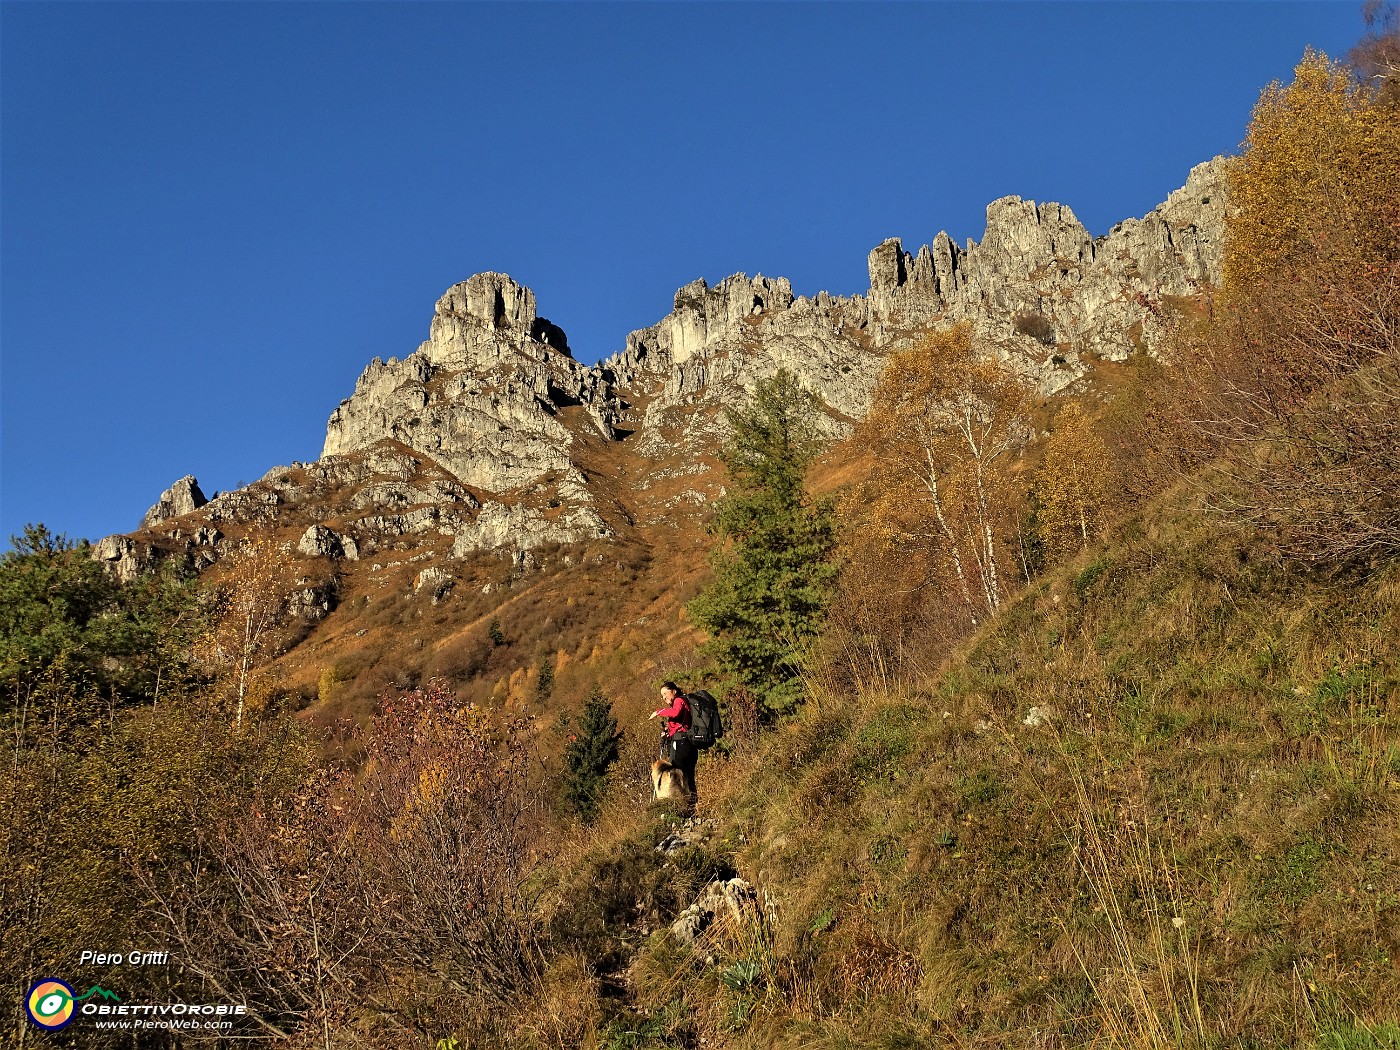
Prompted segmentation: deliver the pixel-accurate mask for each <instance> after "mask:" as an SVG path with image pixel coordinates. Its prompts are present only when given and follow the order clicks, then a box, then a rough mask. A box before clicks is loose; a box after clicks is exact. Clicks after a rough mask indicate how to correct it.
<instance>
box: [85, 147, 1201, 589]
mask: <svg viewBox="0 0 1400 1050" xmlns="http://www.w3.org/2000/svg"><path fill="white" fill-rule="evenodd" d="M1224 166H1225V162H1224V159H1223V158H1219V157H1217V158H1215V159H1213V160H1210V161H1206V162H1204V163H1202V164H1199V165H1197V166H1196V167H1194V168H1193V169H1192V170H1191V172H1190V173H1189V175H1188V177H1187V179H1186V181H1185V183H1184V185H1183V186H1182V187H1181V188H1180V189H1178V190H1176V191H1174V192H1173V193H1172V194H1170V195H1169V196H1168V198H1167V200H1166V201H1164V202H1163V203H1162V204H1161V205H1159V206H1158V207H1157V208H1156V209H1154V210H1153V211H1152V212H1150V213H1149V214H1148V215H1147V216H1144V217H1143V218H1140V219H1127V220H1124V221H1123V222H1121V223H1119V224H1117V225H1116V226H1114V227H1113V229H1112V230H1110V231H1109V233H1107V234H1105V235H1102V236H1100V237H1091V236H1090V235H1089V233H1088V231H1087V230H1086V229H1085V228H1084V227H1083V225H1082V224H1081V223H1079V221H1078V219H1077V218H1076V217H1075V216H1074V213H1073V211H1072V210H1071V209H1070V208H1069V207H1067V206H1064V205H1060V204H1055V203H1036V202H1034V201H1026V200H1022V199H1021V198H1019V197H1014V196H1010V197H1002V198H1000V199H998V200H996V201H993V202H992V203H991V204H989V205H988V207H987V227H986V230H985V232H984V235H983V237H982V240H981V241H980V242H975V241H972V240H971V239H969V240H968V241H967V242H966V244H965V245H964V246H962V247H959V246H957V245H956V244H954V243H953V242H952V240H951V238H949V237H948V235H947V234H946V233H940V234H938V235H937V236H936V237H934V238H933V239H932V241H931V242H930V243H929V244H927V245H923V246H921V247H920V248H919V249H918V251H917V252H916V253H910V252H908V251H906V250H905V249H904V247H903V244H902V242H901V241H900V240H899V239H898V238H890V239H887V240H885V241H883V242H881V243H880V244H878V245H877V246H876V247H875V248H873V249H872V250H871V252H870V253H869V256H868V259H867V266H868V270H869V275H870V288H869V290H868V291H867V292H866V293H865V294H864V295H855V296H832V295H830V294H828V293H826V292H819V293H817V294H816V295H814V296H797V295H794V294H793V291H792V287H791V283H790V281H789V280H788V279H787V278H784V277H766V276H763V275H755V276H754V277H752V278H750V277H748V276H747V275H746V274H743V273H738V274H734V275H731V276H729V277H727V278H725V279H723V280H721V281H720V282H719V283H718V284H716V285H714V286H711V285H709V284H708V283H707V282H706V281H705V280H703V279H700V280H696V281H692V282H691V283H689V284H686V285H684V286H682V287H681V288H680V289H678V290H677V292H676V293H675V296H674V298H673V302H672V309H671V310H670V311H669V312H668V313H667V314H665V315H664V316H663V317H662V318H661V319H660V320H658V321H657V322H655V323H654V324H652V325H649V326H647V327H644V328H641V329H637V330H634V331H633V332H631V333H630V334H629V335H628V336H627V337H626V340H625V344H624V346H623V348H622V349H621V350H619V351H617V352H615V353H613V354H612V355H610V356H608V357H606V358H604V359H603V360H602V361H600V362H598V363H597V364H596V365H592V366H587V365H584V364H582V363H581V362H579V361H577V360H576V359H575V358H574V357H573V356H572V352H571V350H570V348H569V346H568V338H567V334H566V333H565V330H564V329H563V328H562V327H560V326H559V325H557V324H555V323H554V322H552V321H550V320H549V319H547V318H545V317H542V316H541V315H540V314H539V310H538V304H537V302H536V298H535V294H534V292H533V291H532V290H531V289H529V288H527V287H525V286H523V285H521V284H518V283H517V282H516V281H514V280H513V279H512V278H510V277H509V276H508V275H505V274H501V273H495V272H484V273H479V274H475V275H473V276H472V277H470V278H468V279H467V280H466V281H462V282H459V283H458V284H456V285H453V286H452V287H451V288H449V289H448V290H447V291H446V292H445V293H444V294H443V295H442V296H440V297H439V299H438V300H437V302H436V304H435V306H434V310H433V315H432V318H431V320H430V324H429V332H428V338H427V339H426V340H424V341H423V342H422V343H421V344H420V345H419V346H418V348H417V349H416V350H414V351H413V352H411V353H409V354H407V355H405V356H404V357H402V358H396V357H392V356H391V357H389V358H387V359H381V358H378V357H376V358H374V359H373V360H371V361H370V362H369V364H368V365H367V366H366V367H365V369H364V370H363V371H362V372H361V374H360V375H359V377H358V378H357V379H356V381H355V385H354V388H353V391H352V393H351V395H350V396H349V397H348V398H346V399H345V400H343V401H342V402H341V403H340V405H339V406H337V407H336V408H335V409H334V410H333V411H332V413H331V414H330V417H329V419H328V421H327V430H326V440H325V444H324V446H323V450H322V454H321V457H320V459H318V460H317V461H315V462H314V463H309V464H307V463H294V464H292V465H291V466H288V467H277V468H274V469H273V470H271V471H269V472H268V473H267V474H266V475H264V477H263V478H262V479H260V481H259V482H255V483H254V484H252V485H249V486H246V487H244V488H242V489H239V490H236V491H234V492H228V493H222V494H219V495H217V496H215V498H214V499H212V500H209V501H208V502H207V503H203V502H200V500H202V498H203V497H202V494H200V497H199V499H198V500H192V499H189V498H185V497H186V494H187V493H189V492H198V485H197V482H195V480H194V478H193V477H192V476H187V477H186V478H183V479H181V481H180V482H179V483H177V485H176V486H175V488H174V489H172V490H170V491H167V492H166V493H164V494H162V499H161V500H160V501H159V502H158V503H157V504H156V505H155V506H154V507H152V509H151V511H150V512H149V513H148V514H147V516H146V518H145V520H144V522H143V525H142V528H141V529H140V530H139V531H138V532H136V533H132V534H125V535H118V536H111V537H107V538H106V539H104V540H102V541H101V542H100V543H99V544H98V545H97V550H96V554H97V557H98V558H99V559H100V560H102V561H104V562H105V563H107V564H108V565H110V566H111V567H112V568H113V569H114V570H115V571H117V572H118V573H119V574H120V575H123V576H127V577H129V576H132V575H134V574H136V573H137V572H139V571H141V570H142V569H143V568H145V567H146V566H148V565H150V564H151V563H152V562H153V561H155V560H158V559H160V558H163V557H168V556H176V557H180V558H182V559H183V560H184V561H185V562H186V563H187V564H188V565H190V566H191V567H192V568H195V569H202V568H204V567H207V566H209V565H212V564H213V563H214V562H216V561H217V560H218V559H219V557H220V556H221V555H222V553H223V551H224V550H226V549H228V543H229V536H230V535H233V534H234V533H237V532H239V531H247V530H249V529H267V528H281V527H285V528H290V529H294V530H295V531H296V533H297V534H298V535H299V536H300V537H301V543H300V548H301V552H302V553H303V554H305V555H307V556H313V557H316V556H321V557H334V558H335V559H336V560H339V561H343V560H351V559H352V558H353V557H358V556H360V555H365V554H371V553H373V552H374V551H376V550H378V549H382V548H385V547H388V546H392V545H394V544H397V543H402V542H405V540H404V538H405V537H416V539H415V540H414V542H418V541H419V540H426V539H429V538H432V537H441V538H442V540H443V547H444V549H443V551H442V558H443V559H451V560H454V561H460V560H461V559H464V558H470V557H472V556H474V555H476V554H478V553H490V552H493V551H499V550H503V549H504V550H508V551H510V552H512V557H513V558H514V559H515V560H516V561H517V562H519V561H521V560H522V556H523V555H524V554H526V553H527V552H529V551H532V550H535V549H538V548H539V547H541V546H542V545H546V544H570V543H588V542H592V541H598V540H602V541H605V542H611V541H614V540H618V539H622V538H625V536H626V535H635V534H637V530H639V529H645V528H648V527H653V526H660V527H667V526H670V527H677V526H678V525H680V524H682V522H681V521H680V519H693V518H696V516H697V515H698V514H699V512H700V511H701V510H702V509H703V507H704V506H705V505H706V504H707V503H708V502H710V501H711V500H712V499H713V498H715V497H716V496H717V495H719V494H720V493H721V492H722V481H721V479H720V478H719V476H718V474H717V472H716V471H714V470H713V467H714V466H715V464H716V460H715V453H716V452H717V451H718V448H719V446H720V444H721V443H722V440H723V437H724V433H725V431H724V423H723V408H724V407H725V406H726V405H727V404H731V403H734V402H735V400H737V399H738V398H741V397H742V396H743V391H744V389H745V388H747V387H749V386H751V385H752V384H753V383H754V382H756V381H757V380H759V379H762V378H765V377H766V376H768V375H771V374H772V373H773V372H775V371H776V370H778V369H780V368H783V369H787V370H788V371H791V372H793V373H794V374H796V375H797V376H798V378H799V379H800V380H801V381H802V382H803V383H804V384H805V385H807V386H808V387H809V388H811V389H812V390H813V391H814V392H816V393H817V394H818V396H819V397H820V398H821V400H822V402H823V403H824V405H825V407H826V413H825V417H824V419H823V426H824V427H825V429H826V430H827V431H828V433H829V434H830V435H831V436H833V437H840V436H844V435H845V434H846V433H849V431H850V428H851V426H852V425H853V424H854V423H855V422H856V421H858V420H859V419H860V418H862V417H863V415H864V413H865V411H866V409H867V407H868V403H869V398H870V395H871V392H872V391H873V389H874V385H875V383H876V381H877V379H878V377H879V374H880V370H881V367H882V365H883V360H884V357H885V356H886V355H887V354H888V353H890V352H891V351H893V350H897V349H900V348H902V347H904V346H907V345H909V344H910V343H912V342H913V341H915V340H917V339H918V338H919V337H920V336H921V335H922V333H924V332H926V331H929V330H932V329H935V328H938V327H942V326H946V325H949V324H953V323H956V322H960V321H965V322H968V323H970V324H972V325H973V327H974V329H975V330H976V332H977V334H978V335H979V337H980V338H981V339H982V340H983V341H984V342H985V343H987V344H989V345H991V346H994V347H996V349H997V352H998V353H999V354H1001V355H1002V356H1003V357H1004V358H1005V359H1006V360H1007V361H1008V362H1010V363H1011V364H1012V366H1013V367H1014V368H1015V369H1016V370H1017V371H1018V372H1019V373H1020V374H1021V375H1022V376H1023V377H1024V378H1025V379H1026V381H1027V382H1028V383H1030V384H1032V385H1034V386H1035V387H1036V388H1037V390H1038V391H1039V393H1040V394H1042V395H1043V396H1051V395H1053V394H1055V393H1056V392H1058V391H1060V390H1063V389H1065V388H1066V387H1068V386H1070V385H1072V384H1073V383H1075V382H1076V381H1077V380H1079V379H1081V378H1082V377H1083V376H1084V375H1086V374H1087V372H1088V371H1089V369H1090V368H1091V367H1092V365H1093V363H1094V361H1096V360H1107V361H1120V360H1123V359H1125V358H1127V357H1128V356H1130V355H1132V354H1134V353H1139V352H1146V353H1151V352H1152V351H1153V349H1154V348H1155V346H1156V343H1157V340H1158V339H1159V338H1160V336H1161V334H1162V332H1163V331H1164V315H1165V313H1166V312H1167V309H1166V308H1167V305H1168V303H1169V302H1170V301H1172V300H1174V299H1186V298H1190V297H1191V296H1193V295H1194V294H1196V292H1197V291H1198V290H1200V289H1202V288H1203V287H1204V286H1207V285H1210V284H1214V283H1217V282H1218V280H1219V267H1220V246H1221V241H1222V223H1223V218H1224V214H1225V210H1226V207H1227V196H1226V187H1225V180H1224ZM589 449H592V451H588V450H589ZM619 457H622V458H619ZM623 459H626V460H628V462H629V464H630V465H629V466H628V467H627V468H626V470H625V476H624V474H623V473H619V471H620V470H622V468H621V467H620V464H621V463H622V461H623ZM176 490H178V492H179V495H180V497H181V498H172V497H173V496H174V494H175V491H176ZM314 529H322V530H327V531H328V532H329V533H330V534H331V536H330V538H329V539H327V538H326V537H325V536H321V535H320V534H316V535H314V536H313V535H311V534H312V530H314ZM226 533H227V534H228V535H226ZM434 542H436V541H434ZM352 551H353V552H354V554H353V555H351V554H350V553H349V552H352ZM313 604H314V605H316V606H317V607H320V606H321V605H322V604H324V603H322V602H320V601H319V600H317V601H316V602H315V603H313Z"/></svg>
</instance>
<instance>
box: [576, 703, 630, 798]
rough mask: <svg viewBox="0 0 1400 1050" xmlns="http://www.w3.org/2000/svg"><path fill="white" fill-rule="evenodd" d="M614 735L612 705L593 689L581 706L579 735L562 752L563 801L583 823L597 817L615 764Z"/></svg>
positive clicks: (614, 719) (619, 734) (615, 745)
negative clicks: (605, 787) (608, 777)
mask: <svg viewBox="0 0 1400 1050" xmlns="http://www.w3.org/2000/svg"><path fill="white" fill-rule="evenodd" d="M621 739H622V734H621V733H619V732H618V731H617V719H616V718H614V717H613V713H612V702H611V701H610V700H608V698H607V697H605V696H604V695H603V694H602V692H601V691H600V690H598V689H596V688H595V689H594V690H593V692H592V693H591V694H589V697H588V699H587V700H585V701H584V704H583V714H582V715H581V716H580V718H579V722H578V732H577V733H575V734H574V735H573V737H572V738H571V739H570V740H569V745H568V747H566V748H565V749H564V801H565V802H566V803H567V804H568V806H569V808H570V809H572V810H573V811H574V812H575V813H577V814H578V815H579V816H580V817H582V818H583V819H584V820H585V821H588V822H592V821H593V820H594V819H595V818H596V817H597V816H598V804H599V801H600V800H601V799H602V796H603V788H604V786H605V785H606V783H607V776H608V770H610V769H611V768H612V767H613V764H614V763H615V762H617V755H618V750H617V745H618V741H619V740H621Z"/></svg>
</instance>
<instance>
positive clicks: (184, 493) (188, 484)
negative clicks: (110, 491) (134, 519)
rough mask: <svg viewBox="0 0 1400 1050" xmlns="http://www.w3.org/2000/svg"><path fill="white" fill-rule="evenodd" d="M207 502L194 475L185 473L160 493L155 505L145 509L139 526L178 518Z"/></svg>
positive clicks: (145, 526) (143, 526) (147, 525)
mask: <svg viewBox="0 0 1400 1050" xmlns="http://www.w3.org/2000/svg"><path fill="white" fill-rule="evenodd" d="M208 502H209V501H208V500H207V499H205V498H204V493H203V492H201V491H200V490H199V482H198V481H196V480H195V479H194V475H193V474H186V475H185V476H184V477H183V478H181V479H180V480H179V481H177V482H175V484H173V485H171V486H170V487H169V488H168V489H166V490H165V491H164V492H162V493H161V494H160V499H158V500H156V503H155V506H153V507H152V508H151V509H150V510H148V511H146V516H145V517H144V518H142V519H141V526H142V528H148V527H149V526H151V525H158V524H160V523H161V522H162V521H169V520H170V519H171V518H178V517H180V516H181V515H182V514H189V513H190V512H191V511H195V510H198V509H199V508H200V507H202V506H204V505H205V504H206V503H208Z"/></svg>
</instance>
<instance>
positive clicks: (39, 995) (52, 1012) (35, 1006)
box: [25, 977, 74, 1032]
mask: <svg viewBox="0 0 1400 1050" xmlns="http://www.w3.org/2000/svg"><path fill="white" fill-rule="evenodd" d="M25 1006H26V1007H27V1008H28V1010H29V1019H30V1020H31V1021H33V1022H34V1023H35V1024H37V1025H38V1026H39V1027H40V1028H47V1029H48V1030H49V1031H50V1032H56V1031H58V1030H59V1029H60V1028H63V1027H65V1026H67V1025H68V1024H69V1022H71V1021H72V1020H73V1013H74V1009H73V989H72V988H71V987H70V986H69V985H68V984H67V983H66V982H64V981H60V980H58V978H56V977H46V978H45V979H44V980H42V981H40V982H39V983H38V984H36V985H34V987H32V988H30V989H29V998H28V999H27V1000H26V1001H25Z"/></svg>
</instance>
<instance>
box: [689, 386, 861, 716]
mask: <svg viewBox="0 0 1400 1050" xmlns="http://www.w3.org/2000/svg"><path fill="white" fill-rule="evenodd" d="M819 405H820V402H819V401H818V400H817V398H816V396H815V395H814V394H812V393H811V392H810V391H808V390H806V389H804V388H803V387H802V386H801V385H800V384H799V383H798V381H797V379H796V378H795V377H794V376H792V375H791V374H790V373H788V372H785V371H779V372H778V373H777V374H776V375H774V376H773V377H772V378H770V379H767V380H764V381H762V382H760V383H759V384H758V385H757V386H756V387H755V389H754V393H753V398H752V400H751V402H750V403H749V405H748V406H747V407H745V408H742V409H738V410H733V409H731V410H730V411H729V413H728V419H729V424H730V426H731V428H732V430H733V434H732V437H731V438H730V440H729V443H728V444H727V445H726V447H725V450H724V462H725V466H726V467H727V468H728V471H729V477H730V492H729V494H728V495H727V496H725V497H724V498H723V499H722V500H720V501H719V503H718V504H717V505H716V508H715V517H714V520H713V522H712V523H711V526H710V529H711V532H712V533H713V534H714V535H715V536H716V537H717V538H718V539H719V541H720V542H719V546H717V547H716V549H715V552H714V554H713V555H712V557H711V564H712V567H713V570H714V578H713V580H712V582H711V583H710V584H709V586H707V587H706V588H705V590H704V591H702V592H701V594H700V595H698V596H697V597H696V598H695V599H694V600H693V601H692V602H691V603H690V605H689V607H688V608H689V612H690V617H691V619H692V620H693V621H694V622H695V623H696V624H697V625H699V626H700V627H702V628H704V629H705V630H706V631H708V632H709V633H710V636H711V640H710V642H709V643H708V645H707V651H708V652H709V653H710V655H712V656H713V657H714V658H715V660H716V662H717V663H718V664H719V667H720V670H721V671H722V672H723V673H724V674H726V675H727V676H729V677H730V678H731V680H733V681H734V682H735V683H736V684H742V685H744V686H745V687H747V688H748V689H750V690H751V691H752V692H753V693H754V695H756V696H757V697H758V701H759V706H760V710H761V711H762V712H763V714H764V716H765V717H766V718H771V717H772V716H774V715H777V714H782V713H784V712H787V711H790V710H791V709H792V708H793V707H794V706H795V705H796V704H797V703H798V702H799V701H800V700H801V697H802V682H801V677H800V675H801V667H802V660H803V657H804V655H805V653H806V651H807V649H808V647H809V646H810V645H811V643H812V642H813V640H815V638H816V637H817V635H818V633H819V632H820V630H821V627H822V623H823V619H824V612H825V609H826V605H827V602H828V601H829V600H830V596H831V591H832V585H833V582H834V580H835V577H836V571H837V570H836V565H835V563H834V560H833V557H832V553H833V550H834V547H835V520H834V514H833V510H832V505H831V502H830V501H829V500H812V499H810V498H809V497H808V495H807V492H806V488H805V479H806V474H807V468H808V467H809V466H810V465H811V463H812V461H813V460H814V459H815V458H816V456H817V453H818V452H819V451H820V449H821V440H820V435H819V433H818V431H817V429H816V425H815V419H816V413H817V411H818V409H819Z"/></svg>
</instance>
